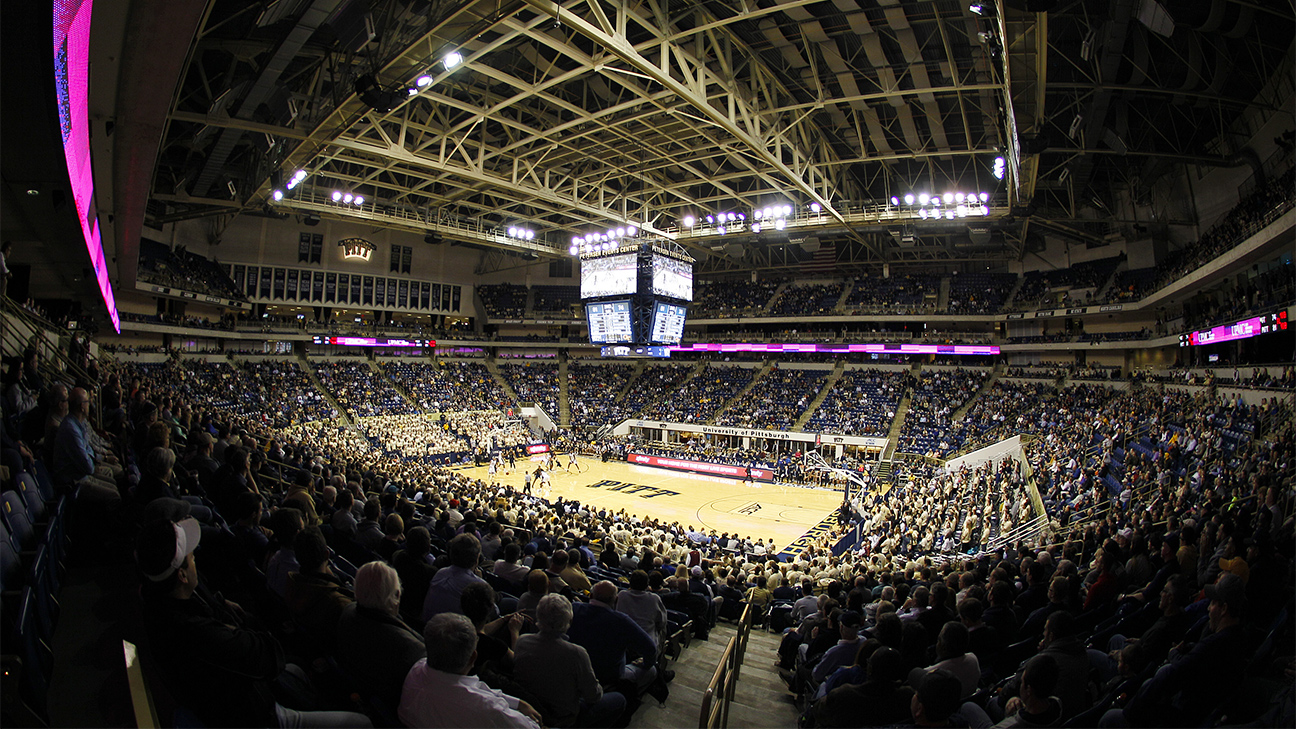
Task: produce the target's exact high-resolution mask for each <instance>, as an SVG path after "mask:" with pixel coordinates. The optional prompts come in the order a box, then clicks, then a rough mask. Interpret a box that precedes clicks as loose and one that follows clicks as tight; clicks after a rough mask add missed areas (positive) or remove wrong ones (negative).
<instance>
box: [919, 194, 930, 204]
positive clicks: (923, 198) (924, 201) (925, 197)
mask: <svg viewBox="0 0 1296 729" xmlns="http://www.w3.org/2000/svg"><path fill="white" fill-rule="evenodd" d="M930 199H931V196H930V195H928V194H927V193H925V192H920V193H918V204H919V205H926V204H927V201H928V200H930Z"/></svg>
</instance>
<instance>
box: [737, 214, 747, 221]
mask: <svg viewBox="0 0 1296 729" xmlns="http://www.w3.org/2000/svg"><path fill="white" fill-rule="evenodd" d="M738 219H739V220H746V219H747V213H738Z"/></svg>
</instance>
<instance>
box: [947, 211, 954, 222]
mask: <svg viewBox="0 0 1296 729" xmlns="http://www.w3.org/2000/svg"><path fill="white" fill-rule="evenodd" d="M945 219H946V220H953V219H954V211H953V210H946V211H945Z"/></svg>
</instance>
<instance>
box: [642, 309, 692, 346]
mask: <svg viewBox="0 0 1296 729" xmlns="http://www.w3.org/2000/svg"><path fill="white" fill-rule="evenodd" d="M687 316H688V307H686V306H680V305H678V304H670V303H667V302H665V301H658V302H657V303H656V306H654V307H653V318H652V336H651V337H649V341H651V342H652V343H654V344H679V343H680V339H682V338H683V337H684V319H685V318H686V317H687Z"/></svg>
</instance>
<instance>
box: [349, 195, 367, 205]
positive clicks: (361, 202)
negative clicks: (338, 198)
mask: <svg viewBox="0 0 1296 729" xmlns="http://www.w3.org/2000/svg"><path fill="white" fill-rule="evenodd" d="M351 203H352V204H353V205H364V198H363V197H361V196H359V195H356V196H355V199H354V200H352V201H351Z"/></svg>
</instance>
